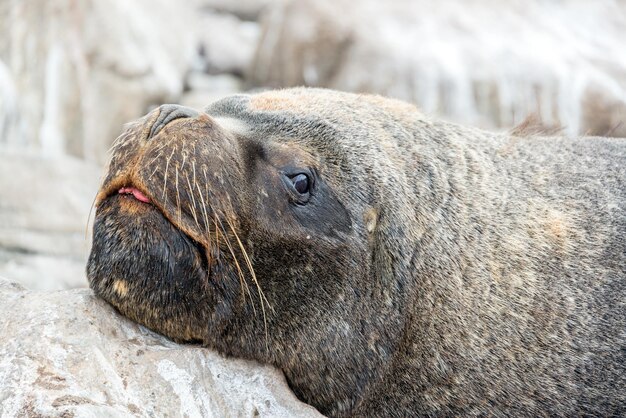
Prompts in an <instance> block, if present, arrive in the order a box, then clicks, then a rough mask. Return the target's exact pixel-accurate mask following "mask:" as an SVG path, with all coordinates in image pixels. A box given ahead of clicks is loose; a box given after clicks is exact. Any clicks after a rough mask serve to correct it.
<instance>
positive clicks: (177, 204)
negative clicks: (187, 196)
mask: <svg viewBox="0 0 626 418" xmlns="http://www.w3.org/2000/svg"><path fill="white" fill-rule="evenodd" d="M176 208H177V209H178V223H179V224H180V221H181V218H182V214H181V208H180V191H179V190H178V164H176Z"/></svg>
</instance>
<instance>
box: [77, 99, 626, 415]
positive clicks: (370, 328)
mask: <svg viewBox="0 0 626 418" xmlns="http://www.w3.org/2000/svg"><path fill="white" fill-rule="evenodd" d="M168 112H169V113H168ZM171 112H173V111H172V108H171V107H164V108H161V109H160V110H157V111H155V112H153V113H152V114H150V115H148V116H147V117H146V118H144V119H142V120H141V121H139V122H138V123H136V124H134V125H133V126H131V127H130V128H129V130H128V131H127V132H126V133H125V134H124V135H123V136H122V137H121V139H120V140H119V141H118V142H117V144H116V146H115V148H114V150H113V155H112V162H111V166H110V169H109V175H108V177H107V178H106V180H105V182H104V185H103V188H102V191H101V193H100V195H99V198H98V213H97V215H96V226H95V228H94V231H95V232H94V234H95V236H94V249H93V251H92V255H91V257H90V261H89V265H88V276H89V279H90V282H91V286H92V287H93V288H94V290H95V291H96V292H97V293H98V294H100V295H101V296H103V297H104V298H105V299H107V300H109V301H110V302H111V303H112V304H114V305H115V306H116V307H117V308H118V309H119V310H120V311H121V312H122V313H124V314H125V315H128V316H129V317H131V318H132V319H134V320H136V321H139V322H142V323H144V324H146V325H148V326H149V327H151V328H153V329H155V330H157V331H159V332H162V333H164V334H165V335H169V336H171V337H172V338H175V339H178V340H196V341H202V342H203V343H204V344H205V345H206V346H208V347H211V348H213V349H217V350H219V351H220V352H222V353H225V354H227V355H232V356H237V357H245V358H250V359H256V360H258V361H261V362H265V363H270V364H273V365H275V366H277V367H279V368H281V369H282V370H283V371H284V373H285V376H286V377H287V380H288V382H289V384H290V386H291V387H292V389H293V390H294V392H295V393H296V395H297V396H298V397H299V398H300V399H302V400H304V401H306V402H308V403H310V404H312V405H314V406H315V407H317V408H318V409H319V410H320V411H321V412H323V413H325V414H328V415H332V416H351V415H353V416H376V417H379V416H398V417H400V416H415V415H421V416H458V415H493V416H543V415H556V416H580V415H589V416H611V415H614V416H619V415H623V414H625V413H626V391H625V390H624V388H625V387H626V369H625V367H626V366H625V364H626V358H625V353H626V335H625V333H626V302H625V301H626V295H625V289H626V238H625V237H626V141H625V140H622V139H610V138H593V139H590V138H580V139H566V138H559V137H543V136H542V137H540V136H533V135H530V137H523V136H528V134H527V131H528V130H527V129H523V130H519V131H518V132H517V134H515V135H510V134H495V133H488V132H484V131H481V130H477V129H472V128H465V127H460V126H457V125H454V124H449V123H445V122H440V121H434V120H431V119H429V118H427V117H426V116H424V115H422V114H421V113H419V112H418V111H417V110H416V109H415V108H414V107H413V106H411V105H408V104H406V103H402V102H398V101H393V100H389V99H384V98H381V97H377V96H364V95H353V94H346V93H339V92H333V91H328V90H319V89H290V90H282V91H275V92H265V93H261V94H259V95H256V96H252V97H250V96H234V97H231V98H227V99H224V100H222V101H219V102H217V103H215V104H213V105H211V106H209V107H208V108H207V109H206V110H205V113H202V114H199V115H198V114H195V113H193V112H188V114H186V113H185V112H186V111H184V110H180V109H178V110H176V112H178V113H176V115H178V116H177V118H178V119H176V120H171V121H170V119H172V118H169V119H168V118H165V117H164V115H167V114H171ZM180 115H183V116H185V115H186V117H181V116H180ZM159 118H160V119H159ZM159 121H167V123H165V122H163V123H161V122H159ZM155 126H157V128H158V129H154V127H155ZM522 131H524V132H526V133H524V134H522ZM304 171H306V173H309V175H310V176H311V177H313V178H314V179H315V181H314V184H313V187H312V189H311V193H310V198H308V199H309V200H306V201H304V200H302V201H299V200H298V199H303V198H302V196H296V195H294V194H293V191H292V190H291V189H289V187H290V186H289V179H290V178H291V177H289V176H291V175H292V174H294V173H299V172H304ZM129 185H133V186H135V187H137V188H139V189H140V190H142V191H144V192H145V193H146V194H147V195H148V196H149V197H150V198H151V199H152V201H153V202H152V205H144V204H140V203H138V202H136V201H132V200H129V199H128V198H124V197H119V196H117V195H116V194H115V191H116V190H117V189H118V188H120V187H123V186H129ZM132 205H139V208H138V209H137V208H135V209H137V210H138V211H139V212H137V211H135V212H133V213H132V214H130V213H129V212H128V211H127V207H129V206H132ZM119 280H124V282H123V283H125V285H124V286H122V285H120V284H119V283H122V282H119Z"/></svg>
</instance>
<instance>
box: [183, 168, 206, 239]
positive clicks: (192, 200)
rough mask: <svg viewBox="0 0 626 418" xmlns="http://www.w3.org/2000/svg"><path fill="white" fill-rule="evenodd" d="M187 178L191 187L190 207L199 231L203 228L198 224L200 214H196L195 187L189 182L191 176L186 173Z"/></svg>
mask: <svg viewBox="0 0 626 418" xmlns="http://www.w3.org/2000/svg"><path fill="white" fill-rule="evenodd" d="M185 178H186V179H187V185H188V186H189V194H190V195H191V205H189V207H190V208H191V214H192V215H193V219H194V221H196V225H197V226H198V229H202V227H201V226H200V222H198V214H197V213H196V198H195V197H194V196H193V194H194V193H193V187H191V182H190V181H189V174H187V173H186V172H185Z"/></svg>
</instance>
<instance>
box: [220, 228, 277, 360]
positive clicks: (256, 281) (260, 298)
mask: <svg viewBox="0 0 626 418" xmlns="http://www.w3.org/2000/svg"><path fill="white" fill-rule="evenodd" d="M225 219H226V222H227V223H228V226H229V227H230V230H231V231H232V233H233V235H235V239H237V243H238V244H239V248H241V252H242V253H243V258H244V259H245V260H246V264H247V265H248V270H249V271H250V274H251V275H252V281H253V282H254V284H255V285H256V288H257V292H258V294H259V300H260V302H261V312H262V313H263V326H264V328H265V345H266V348H268V349H269V343H268V339H269V337H268V332H267V314H266V312H265V303H267V306H268V307H269V308H270V309H271V310H272V311H273V310H274V309H273V308H272V305H270V303H269V301H268V300H267V298H266V297H265V294H264V293H263V290H262V289H261V285H260V284H259V281H258V280H257V278H256V273H255V272H254V268H253V267H252V262H251V261H250V257H249V256H248V252H247V251H246V249H245V248H244V246H243V243H242V242H241V239H239V235H237V231H235V228H234V227H233V224H232V223H231V222H230V220H229V219H228V217H226V218H225ZM263 300H265V303H263ZM253 306H254V305H253Z"/></svg>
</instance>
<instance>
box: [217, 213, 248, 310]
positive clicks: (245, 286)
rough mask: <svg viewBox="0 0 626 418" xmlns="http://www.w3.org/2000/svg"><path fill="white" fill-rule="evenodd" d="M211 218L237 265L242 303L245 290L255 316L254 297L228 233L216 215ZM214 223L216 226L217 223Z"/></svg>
mask: <svg viewBox="0 0 626 418" xmlns="http://www.w3.org/2000/svg"><path fill="white" fill-rule="evenodd" d="M213 219H214V220H216V221H217V222H219V224H220V226H221V228H222V235H223V236H224V242H225V243H226V246H227V247H228V250H229V251H230V254H231V255H232V256H233V261H234V262H235V267H237V274H238V275H239V283H240V284H241V286H242V292H243V293H242V294H243V295H244V303H245V300H246V292H247V293H248V296H249V297H250V302H251V306H252V312H254V315H255V316H256V308H255V307H254V299H253V298H252V293H250V288H249V287H248V283H246V278H245V277H244V275H243V270H242V269H241V266H240V265H239V261H238V260H237V256H236V255H235V250H234V249H233V246H232V245H231V243H230V240H229V239H228V234H226V230H225V229H224V225H223V224H222V221H221V220H220V219H219V218H218V217H217V216H214V218H213ZM215 225H216V226H217V223H216V224H215Z"/></svg>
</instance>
